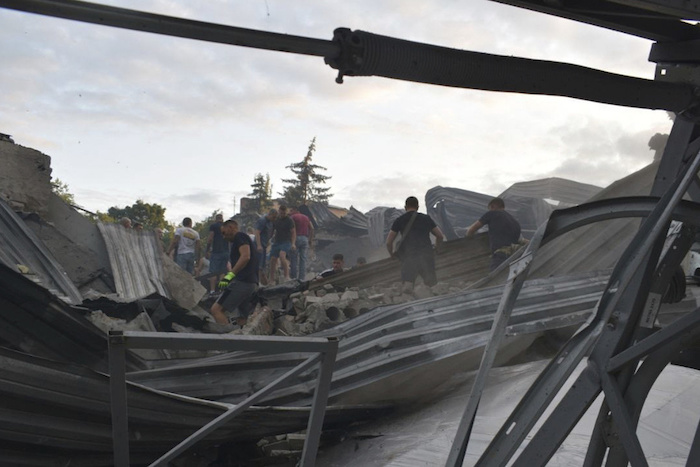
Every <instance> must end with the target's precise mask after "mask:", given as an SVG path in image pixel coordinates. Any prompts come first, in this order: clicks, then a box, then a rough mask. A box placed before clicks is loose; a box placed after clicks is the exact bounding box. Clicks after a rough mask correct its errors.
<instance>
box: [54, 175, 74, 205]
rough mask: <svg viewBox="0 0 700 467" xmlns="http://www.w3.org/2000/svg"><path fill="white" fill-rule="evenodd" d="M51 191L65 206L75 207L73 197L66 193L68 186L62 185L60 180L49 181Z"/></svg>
mask: <svg viewBox="0 0 700 467" xmlns="http://www.w3.org/2000/svg"><path fill="white" fill-rule="evenodd" d="M51 191H53V192H54V194H56V195H57V196H58V197H59V198H61V199H62V200H63V201H64V202H65V203H66V204H70V205H71V206H73V205H75V196H73V193H71V192H70V191H68V184H66V183H63V182H62V181H61V179H60V178H54V179H51Z"/></svg>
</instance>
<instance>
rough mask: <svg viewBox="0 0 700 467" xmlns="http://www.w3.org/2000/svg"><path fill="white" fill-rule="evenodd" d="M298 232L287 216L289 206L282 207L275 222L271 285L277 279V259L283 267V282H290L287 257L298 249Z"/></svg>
mask: <svg viewBox="0 0 700 467" xmlns="http://www.w3.org/2000/svg"><path fill="white" fill-rule="evenodd" d="M296 241H297V232H296V227H295V226H294V221H293V220H292V218H291V217H289V216H288V215H287V206H280V210H279V216H278V217H277V220H276V221H275V233H274V237H273V238H272V247H271V248H270V284H272V285H274V284H275V283H276V278H277V259H278V258H279V261H280V264H281V265H282V274H283V275H284V277H283V281H285V282H286V281H288V280H289V262H288V261H287V257H288V256H289V254H290V253H292V252H293V251H294V250H296V249H297V246H296Z"/></svg>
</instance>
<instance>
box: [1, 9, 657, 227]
mask: <svg viewBox="0 0 700 467" xmlns="http://www.w3.org/2000/svg"><path fill="white" fill-rule="evenodd" d="M101 3H103V4H109V5H115V6H119V7H124V8H132V9H138V10H142V11H149V12H153V13H160V14H166V15H171V16H176V17H181V18H189V19H195V20H199V21H206V22H213V23H219V24H224V25H229V26H237V27H242V28H250V29H258V30H264V31H272V32H278V33H284V34H291V35H296V36H304V37H311V38H318V39H331V38H332V35H333V30H334V29H335V28H337V27H349V28H351V29H361V30H365V31H370V32H373V33H377V34H383V35H388V36H393V37H398V38H402V39H407V40H412V41H418V42H426V43H430V44H435V45H441V46H446V47H452V48H458V49H465V50H473V51H478V52H487V53H494V54H500V55H512V56H520V57H528V58H537V59H544V60H555V61H562V62H567V63H574V64H578V65H583V66H587V67H592V68H598V69H603V70H606V71H611V72H615V73H621V74H626V75H630V76H636V77H642V78H647V79H652V78H653V75H654V65H653V64H652V63H650V62H648V60H647V57H648V54H649V49H650V46H651V42H649V41H647V40H643V39H638V38H634V37H630V36H627V35H624V34H621V33H616V32H612V31H607V30H604V29H601V28H596V27H593V26H587V25H582V24H578V23H575V22H572V21H567V20H563V19H558V18H554V17H549V16H546V15H543V14H538V13H534V12H530V11H527V10H521V9H519V8H515V7H511V6H506V5H501V4H498V3H495V2H491V1H488V0H470V1H468V2H465V1H458V0H425V1H420V2H418V1H405V0H404V1H401V0H393V1H382V2H377V1H376V0H361V1H355V2H347V1H343V2H341V1H336V0H330V1H324V2H312V1H309V0H299V1H290V0H249V1H245V2H243V1H232V0H208V1H206V2H191V1H185V0H138V1H136V0H119V1H116V0H114V1H105V0H102V1H101ZM0 44H2V50H3V57H2V63H3V65H2V67H0V88H1V89H2V90H3V96H2V99H0V132H1V133H7V134H10V135H12V136H13V138H14V140H15V142H16V143H17V144H20V145H23V146H27V147H31V148H34V149H37V150H39V151H41V152H43V153H45V154H48V155H49V156H51V165H52V168H53V176H54V177H56V178H59V179H61V180H62V181H63V182H65V183H67V184H68V186H69V189H70V191H71V192H72V193H73V194H74V195H75V198H76V201H77V203H78V204H79V205H81V206H83V207H84V208H86V209H89V210H92V211H96V210H100V211H106V210H107V209H108V208H109V207H110V206H120V207H123V206H125V205H130V204H132V203H133V202H135V201H136V200H137V199H142V200H144V201H146V202H149V203H159V204H161V205H163V206H164V207H165V208H166V209H167V211H166V217H167V218H168V219H169V220H171V221H175V222H179V221H180V220H181V219H182V217H183V216H185V215H189V216H191V217H192V218H194V219H196V220H199V219H202V218H204V217H207V216H208V215H209V214H210V213H211V212H212V211H214V210H216V209H221V210H223V212H224V214H225V215H227V216H228V215H231V214H232V212H233V208H234V202H235V205H236V207H238V203H239V201H240V198H241V197H242V196H245V195H247V194H248V193H249V192H250V191H251V187H250V185H251V184H252V183H253V178H254V177H255V174H257V173H263V174H265V173H269V174H270V177H271V180H272V183H273V190H274V192H275V193H278V192H281V191H282V189H283V183H282V181H281V179H283V178H289V176H290V175H291V172H289V170H288V169H287V168H286V166H287V165H289V164H291V163H293V162H298V161H300V160H301V159H302V158H303V157H304V156H305V155H306V151H307V148H308V145H309V142H310V141H311V139H312V138H314V137H316V145H317V150H316V153H315V156H314V162H315V163H317V164H319V165H321V166H324V167H326V168H327V169H328V170H327V171H326V172H325V174H326V175H329V176H331V177H332V179H331V180H330V183H329V184H330V186H331V187H332V193H333V197H332V199H331V204H335V205H339V206H345V207H349V206H351V205H352V206H354V207H355V208H357V209H359V210H361V211H368V210H370V209H371V208H373V207H375V206H393V207H402V205H403V200H404V199H405V198H406V196H409V195H416V196H417V197H418V198H419V199H423V197H424V195H425V192H426V191H427V190H428V189H429V188H431V187H434V186H436V185H442V186H449V187H456V188H462V189H467V190H472V191H477V192H481V193H485V194H488V195H497V194H499V193H500V192H501V191H503V190H504V189H506V188H508V187H509V186H510V185H511V184H513V183H516V182H519V181H527V180H534V179H539V178H545V177H552V176H557V177H565V178H570V179H573V180H576V181H580V182H584V183H591V184H595V185H599V186H605V185H607V184H609V183H611V182H612V181H614V180H616V179H618V178H621V177H623V176H625V175H627V174H629V173H631V172H632V171H634V170H637V169H639V168H641V167H643V166H644V165H646V164H648V163H649V162H650V161H651V159H652V152H651V151H650V150H649V148H648V141H649V138H650V137H651V136H652V135H654V134H655V133H657V132H661V133H667V132H668V131H670V127H671V121H670V120H669V118H668V116H667V115H666V113H665V112H663V111H650V110H635V109H626V108H621V107H615V106H609V105H602V104H595V103H589V102H584V101H577V100H574V99H568V98H562V97H548V96H529V95H520V94H509V93H495V92H485V91H475V90H466V89H455V88H446V87H439V86H432V85H426V84H416V83H409V82H401V81H397V80H390V79H386V78H376V77H356V78H346V79H345V83H344V84H342V85H338V84H336V83H335V81H334V79H335V76H336V71H335V70H333V69H331V68H330V67H328V66H327V65H325V64H324V63H323V59H322V58H320V57H309V56H301V55H293V54H286V53H281V52H271V51H264V50H256V49H249V48H244V47H235V46H228V45H220V44H213V43H207V42H200V41H194V40H188V39H180V38H174V37H166V36H159V35H155V34H149V33H141V32H135V31H126V30H120V29H115V28H109V27H102V26H95V25H90V24H83V23H78V22H74V21H67V20H62V19H55V18H48V17H42V16H37V15H31V14H27V13H21V12H15V11H11V10H4V9H0Z"/></svg>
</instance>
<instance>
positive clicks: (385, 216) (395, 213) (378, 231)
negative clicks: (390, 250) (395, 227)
mask: <svg viewBox="0 0 700 467" xmlns="http://www.w3.org/2000/svg"><path fill="white" fill-rule="evenodd" d="M404 212H406V210H404V209H396V208H387V207H382V206H378V207H376V208H374V209H372V210H371V211H369V212H368V213H367V231H368V233H369V239H370V242H371V244H372V246H374V247H380V246H382V245H384V243H385V242H386V237H387V235H389V230H390V229H391V225H392V224H393V223H394V221H395V220H396V219H398V218H399V217H400V216H401V214H403V213H404Z"/></svg>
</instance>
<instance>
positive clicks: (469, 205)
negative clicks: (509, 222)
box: [425, 186, 553, 240]
mask: <svg viewBox="0 0 700 467" xmlns="http://www.w3.org/2000/svg"><path fill="white" fill-rule="evenodd" d="M493 198H494V197H493V196H489V195H485V194H482V193H475V192H473V191H467V190H461V189H459V188H445V187H441V186H437V187H434V188H431V189H430V190H428V192H427V193H426V194H425V205H426V206H427V210H428V214H429V215H430V217H432V218H433V220H434V221H435V223H436V224H438V226H439V227H440V229H441V230H442V232H443V233H444V234H445V237H446V238H447V239H448V240H454V239H455V238H459V237H463V236H464V234H465V232H466V230H467V228H468V227H469V226H470V225H471V224H473V223H474V222H476V221H477V220H479V218H480V217H481V216H482V215H483V214H484V213H485V212H486V211H487V209H488V208H487V206H488V203H489V201H491V200H492V199H493ZM552 210H553V208H552V206H551V205H550V204H549V203H547V202H546V201H545V200H544V198H543V197H541V196H535V197H525V196H516V195H509V197H508V198H507V200H506V211H508V212H509V213H511V214H512V215H513V217H515V218H516V219H517V220H518V222H519V223H520V227H521V228H522V235H523V236H524V237H525V238H530V237H531V236H532V234H533V233H534V232H535V231H536V230H537V227H539V226H540V225H541V224H542V223H544V222H546V221H547V218H548V217H549V214H551V212H552Z"/></svg>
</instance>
